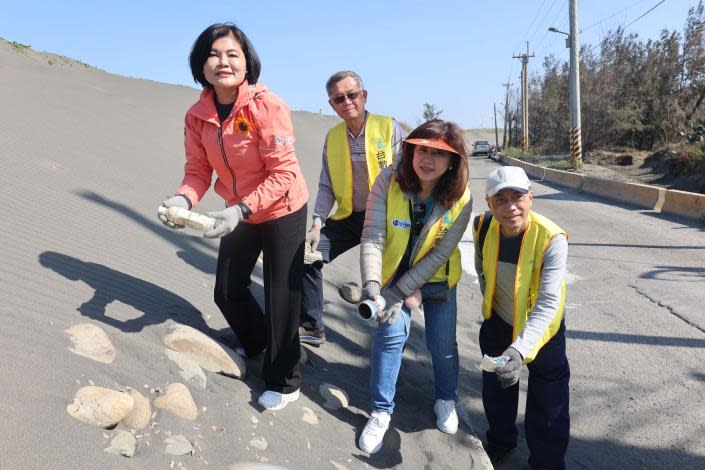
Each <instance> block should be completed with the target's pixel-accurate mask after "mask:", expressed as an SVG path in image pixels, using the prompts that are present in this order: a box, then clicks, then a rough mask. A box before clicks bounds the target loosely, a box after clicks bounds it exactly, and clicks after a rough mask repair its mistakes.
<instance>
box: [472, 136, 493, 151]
mask: <svg viewBox="0 0 705 470" xmlns="http://www.w3.org/2000/svg"><path fill="white" fill-rule="evenodd" d="M489 154H490V143H489V142H487V141H486V140H476V141H475V143H474V144H472V155H489Z"/></svg>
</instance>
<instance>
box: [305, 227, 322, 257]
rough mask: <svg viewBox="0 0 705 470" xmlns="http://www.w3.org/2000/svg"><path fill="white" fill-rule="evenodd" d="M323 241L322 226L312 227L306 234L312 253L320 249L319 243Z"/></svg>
mask: <svg viewBox="0 0 705 470" xmlns="http://www.w3.org/2000/svg"><path fill="white" fill-rule="evenodd" d="M320 241H321V226H320V225H312V226H311V228H310V229H309V231H308V233H307V234H306V243H308V244H309V246H310V247H311V252H314V251H316V248H318V242H320Z"/></svg>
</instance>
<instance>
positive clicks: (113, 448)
mask: <svg viewBox="0 0 705 470" xmlns="http://www.w3.org/2000/svg"><path fill="white" fill-rule="evenodd" d="M104 450H105V452H107V453H108V454H115V455H122V456H125V457H133V456H134V455H135V451H136V450H137V439H135V436H133V435H132V433H131V432H128V431H124V430H122V431H118V433H117V434H116V435H115V437H113V440H112V441H110V447H108V448H107V449H104Z"/></svg>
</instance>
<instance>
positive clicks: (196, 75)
mask: <svg viewBox="0 0 705 470" xmlns="http://www.w3.org/2000/svg"><path fill="white" fill-rule="evenodd" d="M230 35H232V36H233V37H234V38H235V40H236V41H237V42H238V43H239V44H240V47H241V48H242V52H244V53H245V64H246V65H247V77H246V78H247V83H249V84H250V85H254V84H255V83H257V80H258V79H259V72H260V69H261V68H262V64H261V63H260V61H259V56H258V55H257V52H256V51H255V47H254V46H253V45H252V43H251V42H250V40H249V39H247V35H246V34H245V33H244V32H243V31H242V30H241V29H240V28H238V27H237V26H235V25H234V24H232V23H216V24H212V25H210V26H209V27H207V28H206V29H205V30H204V31H203V32H202V33H201V34H199V35H198V37H197V38H196V41H195V42H194V43H193V48H191V55H189V59H188V61H189V65H190V66H191V75H193V81H195V82H197V83H200V84H201V85H202V86H203V88H206V87H208V88H212V86H211V84H210V83H208V80H206V77H205V75H203V65H204V64H205V63H206V60H208V56H209V54H210V53H211V47H212V46H213V43H214V42H215V41H216V39H220V38H222V37H225V36H230Z"/></svg>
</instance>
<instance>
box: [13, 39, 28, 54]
mask: <svg viewBox="0 0 705 470" xmlns="http://www.w3.org/2000/svg"><path fill="white" fill-rule="evenodd" d="M10 46H12V48H13V49H15V50H16V51H18V52H25V51H26V50H27V49H30V48H31V47H32V46H30V45H29V44H22V43H19V42H17V41H12V42H11V43H10Z"/></svg>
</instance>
